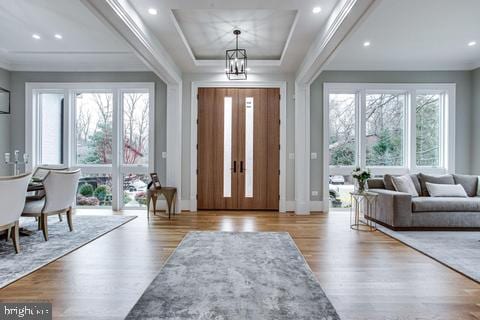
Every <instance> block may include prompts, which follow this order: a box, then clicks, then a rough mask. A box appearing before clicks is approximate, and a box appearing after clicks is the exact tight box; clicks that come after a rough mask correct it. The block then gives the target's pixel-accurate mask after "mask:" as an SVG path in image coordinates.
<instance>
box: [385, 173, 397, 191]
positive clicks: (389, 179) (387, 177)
mask: <svg viewBox="0 0 480 320" xmlns="http://www.w3.org/2000/svg"><path fill="white" fill-rule="evenodd" d="M392 177H393V176H392V175H391V174H386V175H384V176H383V183H384V184H385V189H387V190H392V191H394V190H395V187H394V186H393V183H392Z"/></svg>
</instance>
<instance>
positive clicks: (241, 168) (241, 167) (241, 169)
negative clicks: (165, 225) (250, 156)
mask: <svg viewBox="0 0 480 320" xmlns="http://www.w3.org/2000/svg"><path fill="white" fill-rule="evenodd" d="M242 172H243V161H240V173H242Z"/></svg>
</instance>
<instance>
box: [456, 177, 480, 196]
mask: <svg viewBox="0 0 480 320" xmlns="http://www.w3.org/2000/svg"><path fill="white" fill-rule="evenodd" d="M453 179H454V180H455V184H461V185H462V187H463V189H465V192H466V193H467V194H468V196H469V197H475V196H476V195H477V187H478V186H477V185H478V177H476V176H469V175H466V174H454V175H453Z"/></svg>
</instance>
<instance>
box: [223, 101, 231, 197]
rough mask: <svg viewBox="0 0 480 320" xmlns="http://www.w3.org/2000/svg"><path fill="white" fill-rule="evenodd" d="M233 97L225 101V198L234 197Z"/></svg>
mask: <svg viewBox="0 0 480 320" xmlns="http://www.w3.org/2000/svg"><path fill="white" fill-rule="evenodd" d="M232 117H233V114H232V97H225V98H224V99H223V196H224V197H225V198H230V197H231V196H232V125H233V123H232V122H233V118H232Z"/></svg>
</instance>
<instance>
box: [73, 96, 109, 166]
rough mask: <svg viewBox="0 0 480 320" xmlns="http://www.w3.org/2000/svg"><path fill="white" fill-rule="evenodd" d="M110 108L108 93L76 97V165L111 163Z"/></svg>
mask: <svg viewBox="0 0 480 320" xmlns="http://www.w3.org/2000/svg"><path fill="white" fill-rule="evenodd" d="M112 104H113V94H112V93H105V92H84V93H78V94H76V97H75V107H76V115H75V128H76V132H75V134H76V141H77V145H76V160H77V164H111V163H112V113H113V106H112Z"/></svg>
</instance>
